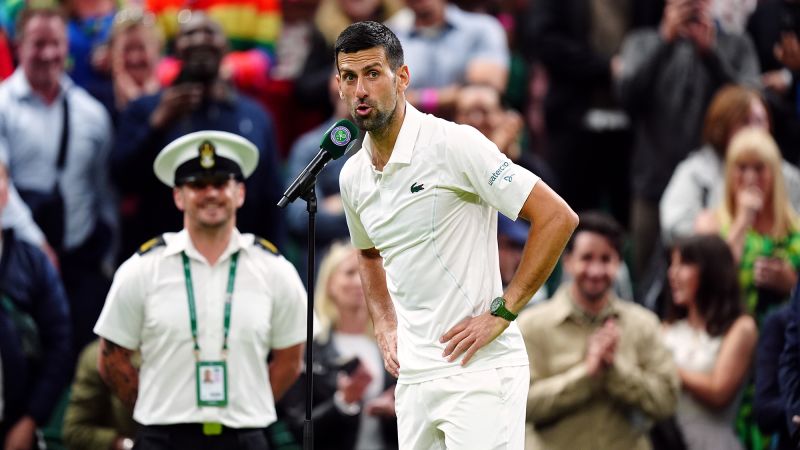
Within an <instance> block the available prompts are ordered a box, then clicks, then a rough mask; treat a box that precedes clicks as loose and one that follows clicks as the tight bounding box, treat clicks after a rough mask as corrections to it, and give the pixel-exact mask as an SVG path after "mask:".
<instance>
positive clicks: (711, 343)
mask: <svg viewBox="0 0 800 450" xmlns="http://www.w3.org/2000/svg"><path fill="white" fill-rule="evenodd" d="M669 282H670V287H671V289H672V304H671V305H670V306H671V308H670V311H669V313H668V315H667V323H666V325H665V327H664V330H663V339H664V343H665V344H666V346H667V347H668V348H669V349H670V350H671V352H672V355H673V357H674V358H675V362H676V364H677V365H678V376H679V377H680V379H681V384H682V385H683V390H682V391H681V395H680V398H679V400H678V409H677V411H676V418H677V421H678V425H679V427H680V430H681V432H682V434H683V438H684V440H685V442H686V444H687V447H688V448H689V449H690V450H701V449H709V450H710V449H729V450H734V449H741V448H742V444H741V442H740V441H739V440H738V439H737V437H736V434H734V430H733V423H734V420H735V419H736V413H737V410H738V408H739V400H740V399H741V394H742V391H743V390H744V386H745V384H746V382H747V378H748V373H749V370H750V367H751V364H752V357H753V352H754V351H755V347H756V341H757V339H758V331H757V329H756V323H755V321H754V320H753V318H752V317H751V316H749V315H747V314H746V313H745V312H744V308H743V306H742V304H741V298H740V296H739V285H738V283H737V274H736V264H735V263H734V260H733V255H732V254H731V251H730V249H729V248H728V246H727V245H726V244H725V241H723V240H722V239H720V238H719V237H718V236H713V235H698V236H693V237H689V238H685V240H679V241H678V242H677V243H676V244H675V246H674V248H673V250H672V263H671V264H670V268H669Z"/></svg>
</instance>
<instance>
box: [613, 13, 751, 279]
mask: <svg viewBox="0 0 800 450" xmlns="http://www.w3.org/2000/svg"><path fill="white" fill-rule="evenodd" d="M621 65H622V67H621V70H620V73H621V74H620V77H619V78H618V80H617V92H618V94H619V96H620V100H621V101H622V104H623V106H624V107H625V109H626V110H627V111H628V113H629V114H630V116H631V117H636V120H635V121H634V123H633V129H634V143H633V160H632V166H631V174H632V181H633V196H632V198H633V202H632V204H631V228H632V238H633V248H634V273H635V275H636V276H638V277H640V278H641V277H642V276H643V275H644V273H643V272H645V269H646V266H647V262H648V261H649V260H650V256H651V254H652V253H653V250H654V245H655V242H657V240H658V236H659V224H658V202H659V200H660V198H661V195H662V194H663V193H664V190H665V188H666V187H667V183H668V182H669V180H670V177H671V176H672V172H673V171H674V170H675V167H676V166H677V164H678V162H680V161H681V160H683V159H684V158H685V157H686V156H687V155H688V154H689V152H690V151H691V150H692V149H694V148H698V147H699V146H700V144H701V128H702V124H703V116H704V115H705V112H706V108H707V107H708V104H709V102H710V101H711V98H712V96H713V94H714V92H716V91H717V89H719V88H720V87H722V86H724V85H726V84H729V83H736V84H745V85H748V86H758V84H759V79H758V76H759V72H760V70H759V63H758V58H757V56H756V53H755V49H754V47H753V43H752V42H751V41H750V39H749V38H748V37H747V36H746V35H736V34H730V33H727V32H725V31H724V30H722V29H719V28H718V27H717V25H716V24H715V22H714V18H713V16H712V10H711V0H666V5H665V8H664V16H663V19H662V21H661V25H660V27H659V28H658V29H655V28H651V29H646V28H645V29H640V30H637V31H635V32H633V33H630V34H629V35H628V36H627V37H626V38H625V41H624V42H623V45H622V52H621Z"/></svg>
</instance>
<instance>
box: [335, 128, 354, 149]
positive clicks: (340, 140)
mask: <svg viewBox="0 0 800 450" xmlns="http://www.w3.org/2000/svg"><path fill="white" fill-rule="evenodd" d="M331 141H333V143H334V144H336V145H338V146H339V147H342V146H344V145H347V144H348V143H349V142H350V130H348V129H347V127H344V126H338V127H336V128H334V129H333V130H331Z"/></svg>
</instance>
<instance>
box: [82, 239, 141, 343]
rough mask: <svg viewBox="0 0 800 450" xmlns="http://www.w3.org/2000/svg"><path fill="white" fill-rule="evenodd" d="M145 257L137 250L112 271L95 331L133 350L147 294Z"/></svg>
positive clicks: (138, 340)
mask: <svg viewBox="0 0 800 450" xmlns="http://www.w3.org/2000/svg"><path fill="white" fill-rule="evenodd" d="M146 269H147V265H146V264H145V261H143V260H142V257H141V256H140V255H138V254H136V255H133V256H132V257H131V258H130V259H128V260H127V261H125V263H124V264H122V265H121V266H120V267H119V269H118V270H117V273H116V274H115V275H114V282H113V283H112V284H111V289H109V291H108V296H107V297H106V303H105V305H103V311H102V312H101V313H100V318H99V319H97V324H96V325H95V326H94V332H95V333H96V334H97V335H98V336H100V337H103V338H105V339H106V340H109V341H111V342H113V343H115V344H117V345H120V346H122V347H125V348H127V349H129V350H136V349H138V348H139V345H140V344H141V334H142V324H143V322H144V304H145V299H146V296H147V292H146V288H145V286H147V285H148V283H147V282H146V280H145V277H144V275H145V274H144V273H143V271H145V270H146Z"/></svg>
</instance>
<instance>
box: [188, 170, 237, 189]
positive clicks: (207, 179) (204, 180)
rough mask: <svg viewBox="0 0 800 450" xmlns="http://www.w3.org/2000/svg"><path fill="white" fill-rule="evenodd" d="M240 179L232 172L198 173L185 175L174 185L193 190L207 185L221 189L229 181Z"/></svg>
mask: <svg viewBox="0 0 800 450" xmlns="http://www.w3.org/2000/svg"><path fill="white" fill-rule="evenodd" d="M231 180H235V181H241V180H240V179H239V177H237V176H236V175H234V174H232V173H216V174H213V175H198V176H191V177H186V178H184V179H183V180H180V181H179V182H176V183H175V184H176V186H179V187H183V186H186V187H188V188H189V189H194V190H203V189H205V188H207V187H209V186H211V187H213V188H214V189H222V188H224V187H225V186H226V185H227V184H228V182H229V181H231Z"/></svg>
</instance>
